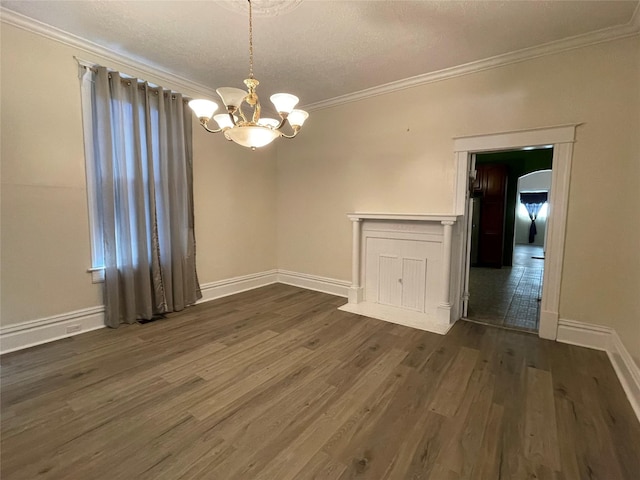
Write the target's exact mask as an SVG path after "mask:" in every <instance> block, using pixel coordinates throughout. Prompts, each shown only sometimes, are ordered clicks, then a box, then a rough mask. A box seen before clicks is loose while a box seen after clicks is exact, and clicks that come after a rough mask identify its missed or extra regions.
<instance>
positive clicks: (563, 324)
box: [556, 318, 613, 351]
mask: <svg viewBox="0 0 640 480" xmlns="http://www.w3.org/2000/svg"><path fill="white" fill-rule="evenodd" d="M611 332H613V329H611V328H609V327H604V326H602V325H593V324H591V323H584V322H577V321H575V320H566V319H564V318H561V319H560V320H558V335H557V337H556V340H558V342H562V343H568V344H570V345H577V346H579V347H587V348H594V349H596V350H604V351H608V350H609V344H610V343H611Z"/></svg>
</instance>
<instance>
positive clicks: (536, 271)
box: [467, 245, 544, 332]
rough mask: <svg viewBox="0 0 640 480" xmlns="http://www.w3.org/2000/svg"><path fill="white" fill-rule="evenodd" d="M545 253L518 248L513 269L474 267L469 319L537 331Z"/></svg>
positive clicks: (535, 248)
mask: <svg viewBox="0 0 640 480" xmlns="http://www.w3.org/2000/svg"><path fill="white" fill-rule="evenodd" d="M543 254H544V252H543V250H542V247H539V246H535V245H516V248H515V250H514V254H513V266H512V267H503V268H480V267H473V268H471V272H470V275H469V292H470V295H471V296H470V298H469V311H468V315H467V318H469V319H470V320H477V321H479V322H482V323H489V324H492V325H500V326H505V327H509V328H516V329H519V330H527V331H534V332H537V331H538V322H539V319H540V301H539V300H538V299H539V298H540V296H541V294H542V273H543V270H544V269H543V267H544V260H542V256H543ZM535 257H540V258H535Z"/></svg>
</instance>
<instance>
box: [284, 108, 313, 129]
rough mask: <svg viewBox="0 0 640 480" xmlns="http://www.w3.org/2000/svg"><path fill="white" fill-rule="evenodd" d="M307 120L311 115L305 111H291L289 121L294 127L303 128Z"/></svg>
mask: <svg viewBox="0 0 640 480" xmlns="http://www.w3.org/2000/svg"><path fill="white" fill-rule="evenodd" d="M307 118H309V114H308V113H307V112H305V111H304V110H291V113H290V114H289V116H288V117H287V120H288V121H289V124H290V125H291V126H292V127H301V126H302V125H303V124H304V121H305V120H306V119H307Z"/></svg>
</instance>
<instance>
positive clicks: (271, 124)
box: [258, 117, 280, 128]
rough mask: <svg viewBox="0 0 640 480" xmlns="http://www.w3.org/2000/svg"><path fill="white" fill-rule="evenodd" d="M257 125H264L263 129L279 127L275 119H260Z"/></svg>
mask: <svg viewBox="0 0 640 480" xmlns="http://www.w3.org/2000/svg"><path fill="white" fill-rule="evenodd" d="M258 125H264V126H265V127H272V128H277V127H278V125H280V121H279V120H276V119H275V118H268V117H267V118H261V119H260V120H258Z"/></svg>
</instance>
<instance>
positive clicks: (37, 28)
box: [0, 7, 217, 97]
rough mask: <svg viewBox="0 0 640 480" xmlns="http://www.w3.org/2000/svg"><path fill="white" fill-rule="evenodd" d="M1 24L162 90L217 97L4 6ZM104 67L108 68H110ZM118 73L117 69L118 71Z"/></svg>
mask: <svg viewBox="0 0 640 480" xmlns="http://www.w3.org/2000/svg"><path fill="white" fill-rule="evenodd" d="M0 22H1V23H5V24H7V25H11V26H13V27H16V28H20V29H22V30H25V31H27V32H30V33H35V34H36V35H40V36H42V37H45V38H48V39H49V40H53V41H56V42H58V43H62V44H64V45H67V46H69V47H72V48H75V49H77V50H80V51H82V52H86V53H89V54H91V55H97V56H100V57H101V58H104V59H106V60H107V61H110V62H114V63H117V64H119V65H122V66H124V67H125V68H130V69H132V70H135V71H137V72H140V73H141V74H143V75H145V76H148V77H155V78H157V79H159V80H161V81H162V82H163V85H162V86H163V87H165V88H172V89H173V90H176V91H179V92H181V93H185V94H187V93H188V94H199V95H202V96H205V97H211V96H213V97H217V95H216V93H215V90H214V89H212V88H209V87H206V86H204V85H201V84H199V83H196V82H192V81H191V80H188V79H186V78H184V77H181V76H179V75H175V74H173V73H171V72H168V71H166V70H163V69H162V68H159V67H157V66H153V65H148V64H146V63H144V62H142V61H140V60H137V59H135V58H132V57H128V56H126V55H122V54H121V53H118V52H116V51H115V50H111V49H109V48H106V47H103V46H101V45H98V44H97V43H94V42H92V41H90V40H87V39H85V38H82V37H79V36H77V35H73V34H71V33H69V32H65V31H64V30H61V29H59V28H56V27H53V26H51V25H48V24H46V23H43V22H40V21H38V20H35V19H33V18H31V17H27V16H26V15H22V14H20V13H16V12H14V11H12V10H9V9H7V8H6V7H0ZM105 66H107V67H109V66H110V65H105ZM117 70H120V69H119V68H118V69H117ZM123 73H127V72H123Z"/></svg>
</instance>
